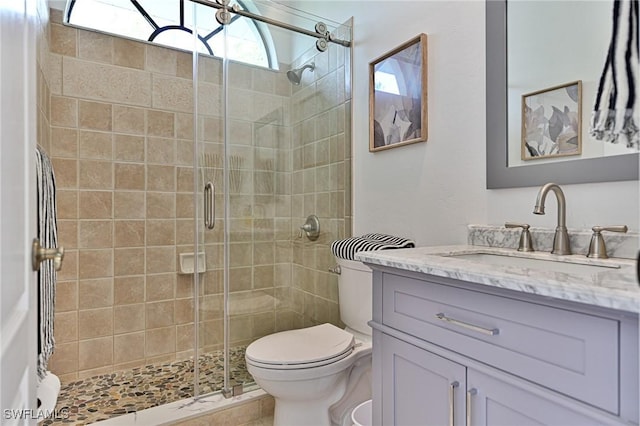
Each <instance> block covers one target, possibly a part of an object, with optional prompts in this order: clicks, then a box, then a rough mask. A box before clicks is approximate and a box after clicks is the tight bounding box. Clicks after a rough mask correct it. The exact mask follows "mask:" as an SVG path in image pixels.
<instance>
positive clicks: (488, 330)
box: [436, 312, 500, 336]
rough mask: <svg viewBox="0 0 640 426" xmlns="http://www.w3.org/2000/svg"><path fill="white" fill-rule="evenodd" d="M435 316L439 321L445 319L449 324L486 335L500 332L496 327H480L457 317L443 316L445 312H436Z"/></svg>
mask: <svg viewBox="0 0 640 426" xmlns="http://www.w3.org/2000/svg"><path fill="white" fill-rule="evenodd" d="M436 318H438V319H439V320H440V321H446V322H448V323H450V324H454V325H457V326H460V327H464V328H467V329H469V330H473V331H477V332H478V333H482V334H486V335H487V336H495V335H497V334H499V333H500V330H499V329H497V328H484V327H480V326H478V325H474V324H469V323H468V322H464V321H460V320H457V319H453V318H449V317H447V316H445V314H443V313H442V312H441V313H439V314H436Z"/></svg>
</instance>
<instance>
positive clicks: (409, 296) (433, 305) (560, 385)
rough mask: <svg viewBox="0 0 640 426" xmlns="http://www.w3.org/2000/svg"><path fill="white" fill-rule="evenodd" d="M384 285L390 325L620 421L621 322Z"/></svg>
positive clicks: (416, 286)
mask: <svg viewBox="0 0 640 426" xmlns="http://www.w3.org/2000/svg"><path fill="white" fill-rule="evenodd" d="M382 284H383V298H382V300H383V314H382V322H383V323H384V324H385V325H388V326H390V327H392V328H395V329H397V330H401V331H403V332H405V333H407V334H410V335H413V336H415V337H418V338H420V339H424V340H426V341H428V342H431V343H433V344H436V345H439V346H442V347H445V348H447V349H449V350H452V351H455V352H458V353H460V354H462V355H466V356H469V357H471V358H473V359H475V360H477V361H480V362H483V363H486V364H488V365H491V366H493V367H496V368H499V369H501V370H504V371H507V372H510V373H512V374H514V375H517V376H520V377H522V378H524V379H527V380H530V381H532V382H535V383H538V384H540V385H542V386H546V387H549V388H551V389H554V390H556V391H558V392H561V393H564V394H566V395H568V396H571V397H573V398H576V399H578V400H581V401H584V402H586V403H588V404H591V405H594V406H596V407H599V408H602V409H604V410H607V411H609V412H611V413H613V414H618V412H619V356H618V352H619V322H618V321H616V320H613V319H608V318H602V317H597V316H593V315H587V314H583V313H579V312H573V311H567V310H566V309H558V308H554V307H551V306H546V305H540V304H537V303H530V302H525V301H521V300H516V299H511V298H508V297H501V296H496V295H492V294H486V293H482V292H480V291H475V290H466V289H461V288H458V287H453V286H447V285H442V284H437V283H433V282H429V281H423V280H416V279H412V278H406V277H400V276H397V275H393V274H384V275H383V281H382ZM492 333H493V334H492Z"/></svg>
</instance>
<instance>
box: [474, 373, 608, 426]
mask: <svg viewBox="0 0 640 426" xmlns="http://www.w3.org/2000/svg"><path fill="white" fill-rule="evenodd" d="M527 387H528V386H527V385H526V384H523V385H522V386H515V385H512V384H510V383H506V382H503V381H501V380H500V378H499V373H497V374H496V376H495V377H493V376H488V375H486V374H483V373H480V372H478V371H475V370H473V369H471V368H469V369H468V370H467V396H466V399H467V404H468V405H467V410H469V411H468V415H469V416H470V417H469V419H468V424H469V423H470V424H471V425H473V426H498V425H501V426H513V425H518V426H529V425H563V426H570V425H576V426H587V425H601V424H602V419H599V420H596V419H594V418H592V417H589V416H588V415H587V414H583V413H580V412H578V411H577V410H579V408H577V407H576V409H572V408H571V404H570V403H565V404H561V403H560V402H559V401H557V400H555V401H554V395H553V393H552V392H551V391H549V397H548V398H547V397H545V396H541V395H540V394H539V392H535V393H534V391H533V390H531V389H527Z"/></svg>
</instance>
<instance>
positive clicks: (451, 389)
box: [449, 381, 460, 426]
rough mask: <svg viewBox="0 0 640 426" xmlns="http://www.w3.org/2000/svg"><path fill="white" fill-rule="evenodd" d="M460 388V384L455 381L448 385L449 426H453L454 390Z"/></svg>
mask: <svg viewBox="0 0 640 426" xmlns="http://www.w3.org/2000/svg"><path fill="white" fill-rule="evenodd" d="M458 386H460V383H458V382H457V381H455V382H452V383H449V426H454V424H455V422H454V415H455V407H454V405H453V404H454V398H455V390H456V388H457V387H458Z"/></svg>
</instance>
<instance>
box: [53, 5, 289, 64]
mask: <svg viewBox="0 0 640 426" xmlns="http://www.w3.org/2000/svg"><path fill="white" fill-rule="evenodd" d="M80 1H81V0H80ZM129 1H130V2H131V4H132V5H133V6H134V7H135V9H136V10H137V11H138V12H139V13H140V15H141V16H142V17H143V18H144V19H145V20H146V21H147V23H149V25H150V34H149V36H148V37H147V38H146V39H144V40H145V41H148V42H151V43H154V42H155V39H156V38H157V37H158V36H159V35H160V34H162V33H163V32H165V31H168V30H180V31H184V32H186V33H188V34H193V28H189V27H188V26H186V25H185V3H187V2H189V0H179V4H180V11H179V16H177V19H175V20H174V23H172V24H169V25H159V24H158V23H157V22H156V20H154V18H153V17H152V16H151V14H150V13H149V12H147V10H146V9H145V8H144V6H143V5H142V4H141V3H140V2H139V0H129ZM77 2H78V0H67V7H66V10H65V14H64V22H65V23H69V24H71V25H75V24H74V23H73V22H72V20H71V17H72V14H73V10H74V7H75V5H76V3H77ZM235 2H236V3H237V4H238V6H240V8H241V9H243V10H246V11H248V12H251V13H254V14H259V11H258V9H257V7H256V6H255V5H254V4H253V2H252V1H251V0H235ZM189 3H190V2H189ZM240 18H241V16H240V15H233V16H232V18H231V22H229V23H228V24H226V25H232V24H233V23H234V22H235V21H236V20H238V19H240ZM79 25H81V26H83V27H87V28H90V29H95V30H97V31H105V32H109V31H108V30H105V29H103V28H92V27H89V26H87V25H86V24H84V23H83V24H79ZM251 25H253V26H254V28H255V32H256V33H257V35H258V37H259V40H256V41H257V42H259V43H261V45H262V47H263V48H264V52H265V55H266V61H267V65H268V67H269V68H271V69H278V60H277V54H276V50H275V45H274V43H273V39H272V37H271V33H270V31H269V29H268V27H267V25H266V24H264V23H263V22H257V21H255V20H251ZM223 29H224V26H223V25H218V27H217V28H215V29H213V30H212V31H210V32H208V33H207V34H205V35H201V34H197V37H198V40H200V42H201V43H202V45H203V46H204V47H205V49H206V50H207V53H209V54H210V55H212V56H218V55H216V53H215V52H214V49H213V48H212V47H211V44H210V43H209V41H210V40H211V39H212V38H213V37H214V36H215V35H217V34H218V33H220V32H221V31H222V30H223ZM110 33H111V34H114V35H120V36H124V37H129V38H138V37H135V36H131V35H130V34H121V33H117V32H115V31H113V32H110ZM139 39H142V38H139ZM159 44H162V43H159ZM233 59H234V60H237V61H242V60H241V59H237V58H233ZM243 62H247V61H243ZM247 63H249V64H251V65H257V66H264V65H262V64H259V63H251V62H247Z"/></svg>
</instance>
